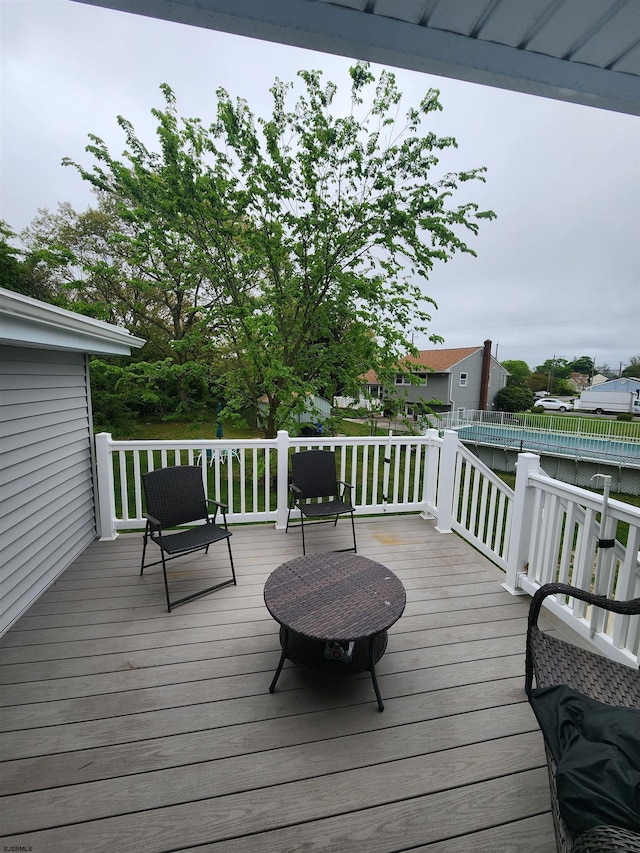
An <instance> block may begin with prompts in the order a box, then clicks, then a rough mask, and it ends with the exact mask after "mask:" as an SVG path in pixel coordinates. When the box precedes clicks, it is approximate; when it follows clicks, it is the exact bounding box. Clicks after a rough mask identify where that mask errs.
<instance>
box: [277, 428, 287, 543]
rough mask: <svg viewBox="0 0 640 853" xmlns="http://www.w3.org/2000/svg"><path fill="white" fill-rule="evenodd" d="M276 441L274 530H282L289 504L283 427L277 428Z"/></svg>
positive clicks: (285, 432) (285, 444)
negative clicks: (276, 478)
mask: <svg viewBox="0 0 640 853" xmlns="http://www.w3.org/2000/svg"><path fill="white" fill-rule="evenodd" d="M277 442H278V443H277V446H276V447H277V449H276V459H277V462H276V470H277V472H278V474H277V477H278V480H277V487H276V530H284V529H285V528H286V526H287V509H288V506H289V433H288V432H287V431H286V430H285V429H281V430H278V436H277Z"/></svg>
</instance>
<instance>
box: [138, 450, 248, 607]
mask: <svg viewBox="0 0 640 853" xmlns="http://www.w3.org/2000/svg"><path fill="white" fill-rule="evenodd" d="M204 471H205V472H206V468H205V469H204ZM202 477H203V469H202V468H201V467H200V466H196V465H176V466H173V467H169V468H159V469H158V470H157V471H149V472H147V473H146V474H143V475H142V486H143V490H144V497H145V503H146V512H145V513H144V516H145V518H146V519H147V524H146V528H145V532H144V542H143V547H142V563H141V566H140V574H141V575H142V574H143V572H144V570H145V568H148V567H149V566H157V565H162V572H163V576H164V586H165V594H166V598H167V609H168V610H169V613H170V612H171V609H172V608H173V607H176V606H177V605H178V604H184V603H185V602H187V601H192V600H193V599H195V598H200V596H202V595H206V594H207V593H208V592H213V590H215V589H220V588H221V587H223V586H228V585H229V584H235V583H236V573H235V568H234V565H233V555H232V553H231V543H230V541H229V539H230V537H231V533H230V531H229V529H228V526H227V516H226V509H227V507H226V505H225V504H222V503H219V502H217V501H211V500H207V498H206V496H205V491H204V483H203V479H202ZM211 508H213V513H212V514H211ZM218 510H220V511H221V514H222V519H223V526H220V525H218V524H216V523H215V520H216V516H217V513H218ZM194 522H201V523H200V524H196V525H195V526H192V527H188V528H186V529H183V530H177V531H174V530H172V528H176V527H179V526H180V525H184V524H193V523H194ZM221 541H226V543H227V548H228V551H229V561H230V563H231V578H229V579H225V580H223V581H219V582H217V583H215V584H213V585H209V586H207V587H206V588H205V589H198V590H196V591H191V592H189V593H188V594H186V595H183V596H181V597H180V598H176V599H172V598H171V594H170V588H169V577H168V572H167V565H166V564H167V561H168V560H173V559H175V558H177V557H181V556H184V555H185V554H192V553H194V552H196V551H205V553H208V550H209V545H212V544H213V543H214V542H221ZM149 542H153V543H155V544H156V545H157V546H158V547H159V548H160V560H156V561H155V562H152V563H146V564H145V556H146V552H147V544H148V543H149ZM180 575H181V584H182V585H183V586H186V585H188V584H193V578H189V572H188V571H187V570H185V569H182V570H181V572H180Z"/></svg>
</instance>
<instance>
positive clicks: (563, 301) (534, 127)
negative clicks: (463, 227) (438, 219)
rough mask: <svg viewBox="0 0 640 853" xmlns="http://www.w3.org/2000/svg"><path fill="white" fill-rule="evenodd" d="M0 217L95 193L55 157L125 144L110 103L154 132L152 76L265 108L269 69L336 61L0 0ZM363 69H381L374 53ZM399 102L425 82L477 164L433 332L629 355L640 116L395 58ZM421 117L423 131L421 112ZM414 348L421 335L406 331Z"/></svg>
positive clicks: (145, 132)
mask: <svg viewBox="0 0 640 853" xmlns="http://www.w3.org/2000/svg"><path fill="white" fill-rule="evenodd" d="M0 28H1V29H0V35H1V45H0V50H1V55H2V60H1V63H2V64H1V69H0V70H1V83H0V85H1V103H0V107H1V120H2V123H1V137H0V143H1V148H0V170H1V171H0V178H1V185H0V218H2V219H4V220H5V221H6V222H7V223H8V224H9V226H10V227H11V228H12V229H13V230H14V231H16V232H19V231H20V230H21V229H22V228H24V227H25V226H27V225H28V224H29V223H30V222H31V220H32V219H33V217H34V216H35V215H36V213H37V211H38V209H39V208H48V209H50V210H52V211H53V210H55V209H56V207H57V205H58V203H59V202H63V201H68V202H71V204H72V205H73V206H74V208H75V209H76V210H78V211H81V210H84V209H86V207H87V206H89V205H90V204H91V203H92V201H93V199H92V196H91V193H90V191H89V188H88V185H87V184H86V183H84V182H83V181H82V179H81V178H80V176H79V175H78V173H77V172H76V171H75V170H74V169H72V168H69V167H67V168H64V167H63V166H61V160H62V158H63V157H65V156H68V157H71V158H72V159H74V160H76V161H79V162H81V163H83V164H84V165H90V164H91V162H92V160H91V159H90V158H89V156H88V155H87V154H85V153H84V147H85V145H86V144H87V142H88V138H87V135H88V134H89V133H93V134H96V135H98V136H99V137H101V138H102V139H104V140H105V142H106V143H107V144H108V146H109V149H110V151H111V153H112V154H114V155H118V156H119V155H120V154H121V153H122V151H123V150H124V139H123V136H122V133H121V131H120V129H119V128H118V126H117V123H116V116H117V115H123V116H124V117H125V118H127V119H129V120H130V121H131V122H132V123H133V125H134V127H135V128H136V131H137V132H138V134H139V136H141V137H142V138H143V139H144V140H145V142H146V143H147V145H149V146H153V145H154V130H155V122H154V121H153V119H152V117H151V114H150V111H151V108H152V107H161V106H163V100H162V98H161V94H160V91H159V86H160V84H161V83H164V82H166V83H168V84H169V85H170V86H171V87H172V88H173V90H174V92H175V93H176V96H177V99H178V110H179V113H180V114H181V115H184V116H189V117H191V116H198V117H200V118H202V119H203V120H204V121H208V120H210V119H212V118H213V117H214V112H215V105H216V98H215V90H216V89H217V87H218V86H223V87H224V88H226V89H227V91H228V92H229V93H230V94H231V95H232V96H233V97H236V96H240V97H244V98H246V100H247V101H248V102H249V105H250V107H251V108H252V110H253V111H254V112H255V113H257V114H260V113H263V114H268V111H269V108H270V95H269V92H268V89H269V87H270V85H271V84H272V82H273V80H274V79H275V77H276V76H277V77H280V78H281V79H283V80H291V79H294V77H295V74H296V71H298V70H299V69H301V68H319V69H321V70H322V71H323V72H324V75H325V78H326V79H328V80H332V81H333V82H335V83H336V84H338V86H339V88H343V89H345V90H346V89H348V86H347V76H346V73H347V69H348V67H349V65H351V64H353V61H352V60H349V59H343V58H341V57H335V56H328V55H325V54H320V53H315V52H312V51H306V50H302V49H298V48H290V47H285V46H282V45H275V44H270V43H267V42H261V41H256V40H252V39H247V38H241V37H239V36H231V35H226V34H224V33H218V32H214V31H210V30H201V29H197V28H191V27H186V26H182V25H178V24H172V23H167V22H164V21H157V20H153V19H150V18H144V17H138V16H134V15H130V14H126V13H122V12H116V11H112V10H106V9H100V8H94V7H91V6H86V5H84V4H81V3H74V2H71V0H0ZM373 70H374V71H376V72H377V71H378V70H379V69H378V68H377V67H375V66H374V68H373ZM396 74H397V78H398V81H399V84H400V88H401V89H402V91H403V92H404V93H405V95H406V97H405V101H403V103H405V102H406V106H407V107H408V106H409V105H412V104H415V103H417V101H418V99H419V98H420V97H421V96H422V95H423V94H424V92H425V91H426V90H427V89H428V88H430V87H436V88H438V89H440V92H441V102H442V104H443V107H444V110H443V112H442V113H440V114H439V115H438V116H437V118H436V122H437V123H436V125H435V126H434V127H433V129H434V130H435V131H436V132H438V133H440V134H443V135H452V136H455V138H456V139H457V141H458V145H459V147H458V150H457V151H456V152H455V154H454V157H453V160H452V161H451V163H450V167H451V168H452V169H455V170H461V169H467V168H471V167H474V166H487V167H488V173H487V182H486V184H484V185H480V184H478V185H469V184H467V185H465V192H466V195H467V197H466V199H465V200H471V201H476V202H478V203H479V204H480V205H481V207H483V208H491V209H493V210H494V211H495V212H496V213H497V215H498V218H497V220H495V221H494V222H493V223H487V224H485V225H484V227H483V228H482V230H481V233H480V235H479V237H478V238H475V239H474V238H473V237H471V240H472V241H473V242H472V245H473V247H474V248H475V250H476V251H477V254H478V257H477V258H471V257H468V256H458V257H456V258H455V259H454V260H452V261H450V262H449V263H448V264H446V265H445V264H440V265H438V266H436V267H434V270H433V272H432V275H431V278H430V281H429V282H428V283H427V285H426V288H425V290H426V292H427V293H428V294H429V295H430V296H432V297H433V298H434V299H435V300H436V303H437V305H438V309H437V310H434V311H433V320H432V327H431V331H432V332H434V333H436V334H439V335H442V337H444V338H445V343H444V346H445V347H461V346H476V345H478V346H480V345H482V343H483V341H484V340H486V339H487V338H488V339H490V340H491V341H492V342H493V352H494V355H495V354H496V353H497V356H498V358H499V360H500V361H502V360H504V359H522V360H524V361H526V362H527V363H528V364H529V366H530V367H534V366H535V365H536V364H539V363H541V362H543V361H544V360H545V359H547V358H551V357H553V356H554V355H555V356H557V357H563V358H567V359H570V360H572V359H573V358H574V357H579V356H581V355H589V356H591V357H592V358H594V359H595V361H596V364H603V363H608V364H609V365H611V366H612V367H615V368H617V367H618V365H619V364H620V362H622V363H626V362H627V361H628V359H629V358H630V356H633V355H638V354H640V122H639V120H638V119H637V118H634V117H631V116H626V115H619V114H617V113H611V112H606V111H603V110H596V109H592V108H589V107H583V106H577V105H573V104H563V103H560V102H555V101H551V100H547V99H544V98H537V97H531V96H527V95H521V94H518V93H512V92H504V91H500V90H497V89H492V88H489V87H486V86H478V85H474V84H471V83H463V82H458V81H454V80H448V79H446V78H439V77H433V76H427V75H424V74H419V73H414V72H408V71H402V70H397V71H396ZM424 127H425V129H429V128H428V127H426V125H425V126H424ZM416 344H417V345H418V346H420V347H422V348H429V347H430V346H431V344H429V342H428V341H427V340H416Z"/></svg>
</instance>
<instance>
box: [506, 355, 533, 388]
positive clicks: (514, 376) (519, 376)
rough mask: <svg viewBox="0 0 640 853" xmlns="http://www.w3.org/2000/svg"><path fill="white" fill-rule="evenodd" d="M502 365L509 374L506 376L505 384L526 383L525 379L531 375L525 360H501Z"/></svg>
mask: <svg viewBox="0 0 640 853" xmlns="http://www.w3.org/2000/svg"><path fill="white" fill-rule="evenodd" d="M502 366H503V367H504V369H505V370H508V371H509V374H510V375H509V376H508V377H507V385H526V383H527V380H528V379H529V377H530V376H531V371H530V370H529V365H528V364H527V363H526V361H518V360H507V361H503V362H502Z"/></svg>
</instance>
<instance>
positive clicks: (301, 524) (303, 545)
mask: <svg viewBox="0 0 640 853" xmlns="http://www.w3.org/2000/svg"><path fill="white" fill-rule="evenodd" d="M300 526H301V528H302V556H303V557H304V555H305V554H306V553H307V552H306V550H305V544H304V513H303V512H301V513H300Z"/></svg>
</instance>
